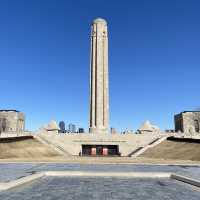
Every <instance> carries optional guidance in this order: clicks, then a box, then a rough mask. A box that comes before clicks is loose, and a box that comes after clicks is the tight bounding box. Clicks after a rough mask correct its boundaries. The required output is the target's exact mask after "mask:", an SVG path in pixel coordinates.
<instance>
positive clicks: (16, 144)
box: [0, 137, 59, 159]
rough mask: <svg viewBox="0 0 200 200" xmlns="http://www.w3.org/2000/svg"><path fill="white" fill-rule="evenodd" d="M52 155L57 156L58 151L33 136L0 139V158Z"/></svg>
mask: <svg viewBox="0 0 200 200" xmlns="http://www.w3.org/2000/svg"><path fill="white" fill-rule="evenodd" d="M54 156H59V153H57V152H56V151H55V150H54V149H52V148H50V147H49V146H47V145H44V144H42V143H40V142H39V141H38V140H36V139H34V138H33V137H22V138H21V137H17V138H6V139H5V138H4V139H1V140H0V159H8V158H40V157H54Z"/></svg>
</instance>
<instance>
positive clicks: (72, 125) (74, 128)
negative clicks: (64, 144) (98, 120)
mask: <svg viewBox="0 0 200 200" xmlns="http://www.w3.org/2000/svg"><path fill="white" fill-rule="evenodd" d="M68 132H69V133H75V132H76V125H75V124H72V123H70V124H69V130H68Z"/></svg>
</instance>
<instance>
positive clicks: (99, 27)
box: [89, 18, 109, 133]
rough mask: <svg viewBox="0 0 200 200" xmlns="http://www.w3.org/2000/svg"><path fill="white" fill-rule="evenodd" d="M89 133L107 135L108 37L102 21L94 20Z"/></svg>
mask: <svg viewBox="0 0 200 200" xmlns="http://www.w3.org/2000/svg"><path fill="white" fill-rule="evenodd" d="M90 57H91V58H90V125H89V132H90V133H108V130H109V127H108V126H109V125H108V124H109V103H108V102H109V95H108V36H107V23H106V21H105V20H104V19H100V18H98V19H95V20H94V21H93V24H92V28H91V55H90Z"/></svg>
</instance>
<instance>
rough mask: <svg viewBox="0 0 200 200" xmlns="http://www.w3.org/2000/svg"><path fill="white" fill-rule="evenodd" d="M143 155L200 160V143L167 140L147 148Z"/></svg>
mask: <svg viewBox="0 0 200 200" xmlns="http://www.w3.org/2000/svg"><path fill="white" fill-rule="evenodd" d="M140 156H141V157H146V158H158V159H176V160H192V161H200V143H192V142H186V141H185V142H184V141H182V142H180V141H170V140H165V141H164V142H162V143H160V144H158V145H157V146H155V147H152V148H149V149H147V151H145V152H144V153H143V154H141V155H140Z"/></svg>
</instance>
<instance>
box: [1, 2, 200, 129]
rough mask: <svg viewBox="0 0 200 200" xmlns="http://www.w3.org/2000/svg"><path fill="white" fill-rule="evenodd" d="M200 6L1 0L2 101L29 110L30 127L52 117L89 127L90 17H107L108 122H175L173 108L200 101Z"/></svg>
mask: <svg viewBox="0 0 200 200" xmlns="http://www.w3.org/2000/svg"><path fill="white" fill-rule="evenodd" d="M5 8H6V9H5ZM8 8H9V9H8ZM108 8H110V9H108ZM199 8H200V3H196V4H195V3H194V1H190V2H186V1H168V2H165V3H163V2H162V3H161V2H159V1H156V0H154V1H151V3H150V2H148V1H144V2H143V1H140V2H139V1H134V2H131V1H127V4H124V3H120V2H115V3H113V1H110V2H107V3H106V1H105V2H104V4H102V5H100V6H99V7H98V8H96V7H95V5H93V4H91V1H85V2H84V3H80V2H79V3H78V4H76V3H73V2H72V1H67V2H65V1H59V2H58V3H57V2H56V1H49V2H48V4H46V3H45V2H42V3H40V2H39V1H29V2H26V1H22V0H19V1H18V2H17V3H16V2H14V1H12V4H10V3H6V2H1V3H0V18H1V19H4V21H1V25H2V36H1V38H0V42H1V44H2V45H1V47H0V55H1V57H2V59H1V60H0V66H1V74H3V77H1V79H0V84H1V86H3V95H2V96H1V99H0V107H1V109H17V110H20V111H22V112H24V113H25V114H26V120H27V126H26V128H27V129H30V130H35V129H37V128H39V127H40V126H42V125H43V124H46V123H47V122H48V121H50V120H51V119H54V120H56V121H57V122H59V121H61V120H64V121H65V122H74V124H76V125H77V127H84V129H85V130H88V119H89V55H90V24H91V22H92V20H93V19H95V18H97V17H102V18H105V19H106V20H107V22H108V27H109V71H110V75H109V79H110V127H115V128H116V129H117V130H119V131H121V130H124V129H126V128H128V129H133V130H136V129H137V128H139V126H140V125H141V124H142V123H143V122H144V121H145V120H147V119H148V120H150V121H151V122H153V123H154V124H156V125H158V126H159V127H160V128H161V129H171V128H174V124H173V115H174V114H177V113H179V112H181V111H184V110H194V109H195V108H198V107H199V102H200V94H199V93H197V91H199V86H200V81H199V80H198V74H199V72H200V69H199V65H200V60H199V58H198V52H199V50H200V41H199V33H200V28H199V27H198V18H199V17H200V14H199V12H198V10H199ZM73 9H74V10H76V11H78V12H73ZM118 11H121V13H119V12H118ZM24 16H26V18H24ZM185 27H187V29H186V28H185Z"/></svg>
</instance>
